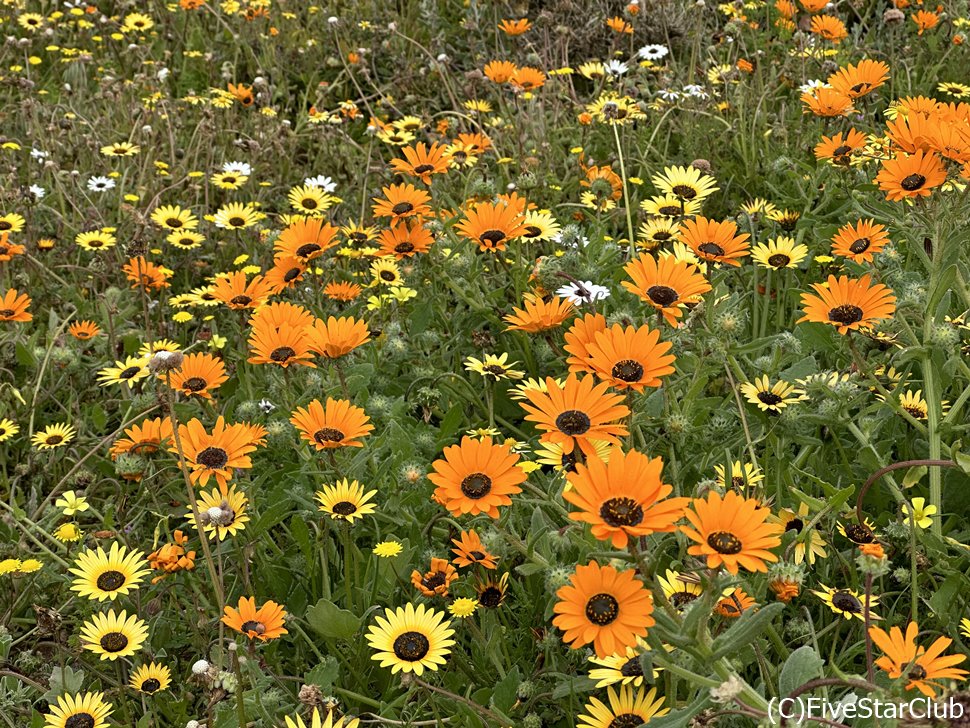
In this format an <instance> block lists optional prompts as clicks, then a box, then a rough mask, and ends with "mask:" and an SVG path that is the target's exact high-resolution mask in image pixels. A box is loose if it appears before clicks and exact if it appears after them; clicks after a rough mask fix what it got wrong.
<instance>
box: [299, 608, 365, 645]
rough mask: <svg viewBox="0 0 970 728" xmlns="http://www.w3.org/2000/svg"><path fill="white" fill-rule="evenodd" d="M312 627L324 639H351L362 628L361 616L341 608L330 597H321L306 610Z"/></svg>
mask: <svg viewBox="0 0 970 728" xmlns="http://www.w3.org/2000/svg"><path fill="white" fill-rule="evenodd" d="M306 620H307V623H308V624H309V625H310V628H311V629H312V630H313V631H314V632H316V633H317V634H319V635H320V636H321V637H323V638H324V639H330V640H349V639H350V638H351V637H353V636H354V635H355V634H356V633H357V630H358V629H360V618H359V617H358V616H357V615H356V614H354V613H353V612H348V611H347V610H346V609H341V608H340V607H338V606H337V605H336V604H334V603H333V602H331V601H330V600H329V599H321V600H320V601H318V602H317V603H316V604H314V605H313V606H312V607H310V608H309V609H308V610H307V612H306Z"/></svg>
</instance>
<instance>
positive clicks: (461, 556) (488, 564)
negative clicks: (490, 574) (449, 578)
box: [451, 529, 498, 569]
mask: <svg viewBox="0 0 970 728" xmlns="http://www.w3.org/2000/svg"><path fill="white" fill-rule="evenodd" d="M451 542H452V543H453V544H455V548H453V549H452V550H451V553H453V554H454V555H455V558H454V559H452V561H453V562H454V563H455V564H457V565H458V566H471V565H473V564H480V565H482V566H483V567H485V568H486V569H494V568H495V567H496V566H497V565H498V562H497V559H496V557H495V556H493V555H492V554H490V553H489V552H488V551H487V550H486V549H485V547H484V546H483V545H482V541H481V539H480V538H479V537H478V533H476V532H475V529H470V530H468V531H462V532H461V533H460V534H459V537H458V538H453V539H452V540H451Z"/></svg>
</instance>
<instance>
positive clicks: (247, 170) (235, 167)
mask: <svg viewBox="0 0 970 728" xmlns="http://www.w3.org/2000/svg"><path fill="white" fill-rule="evenodd" d="M222 171H223V172H235V173H236V174H241V175H244V176H246V177H250V176H252V174H253V168H252V167H251V166H250V165H249V164H248V163H247V162H226V163H225V164H224V165H222Z"/></svg>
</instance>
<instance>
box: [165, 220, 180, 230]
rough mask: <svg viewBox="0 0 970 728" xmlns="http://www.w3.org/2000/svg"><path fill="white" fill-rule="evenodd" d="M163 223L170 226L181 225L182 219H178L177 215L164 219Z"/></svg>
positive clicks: (177, 226)
mask: <svg viewBox="0 0 970 728" xmlns="http://www.w3.org/2000/svg"><path fill="white" fill-rule="evenodd" d="M165 224H166V225H168V226H169V227H170V228H180V227H182V221H181V220H179V219H178V218H177V217H170V218H169V219H168V220H166V221H165Z"/></svg>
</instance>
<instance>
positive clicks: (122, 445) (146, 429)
mask: <svg viewBox="0 0 970 728" xmlns="http://www.w3.org/2000/svg"><path fill="white" fill-rule="evenodd" d="M171 439H172V420H171V419H169V418H168V417H153V418H151V419H147V420H142V421H141V422H139V423H138V424H137V425H132V426H131V427H129V428H128V429H126V430H125V436H124V437H123V438H119V439H117V440H115V442H114V444H113V445H112V446H111V450H110V451H109V452H110V453H111V459H112V460H115V459H117V457H118V456H119V455H121V454H122V453H129V452H130V453H132V454H134V455H150V454H151V453H153V452H157V451H158V450H159V448H161V447H163V446H164V445H167V444H168V443H169V440H171Z"/></svg>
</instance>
